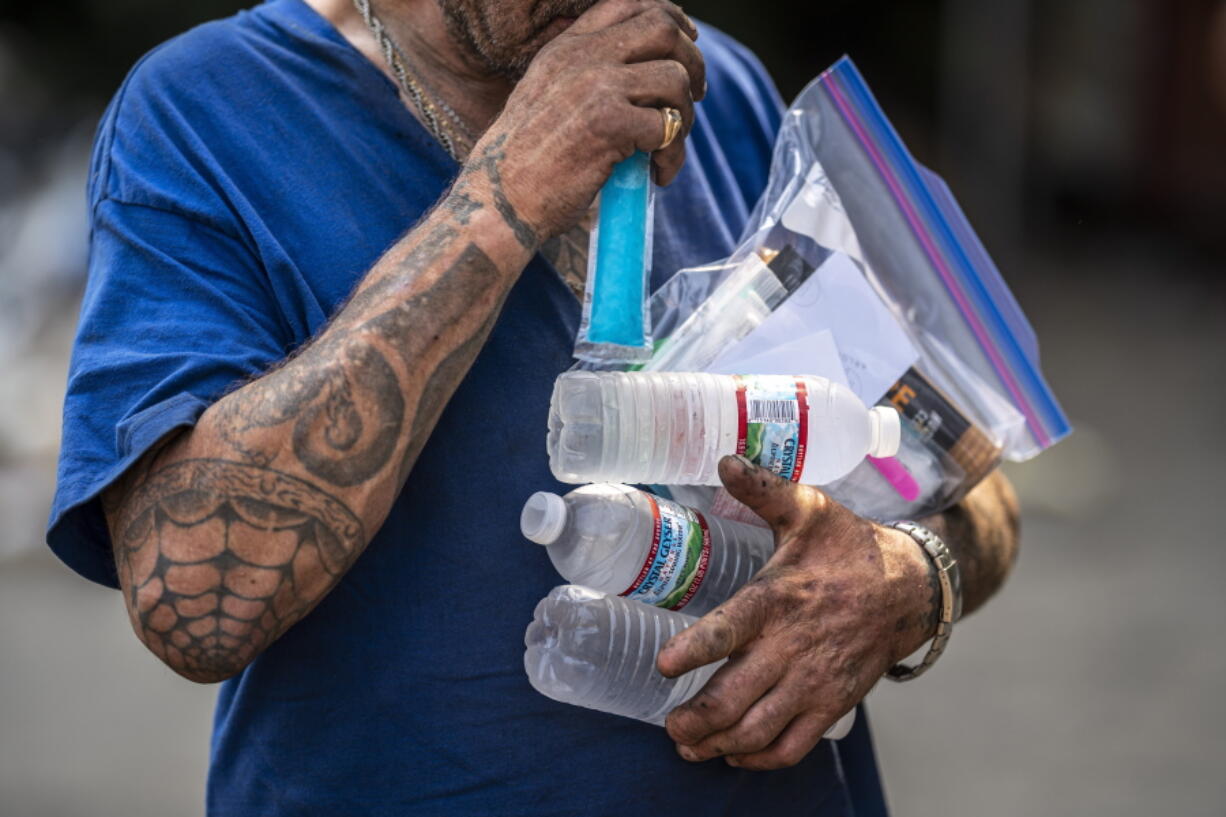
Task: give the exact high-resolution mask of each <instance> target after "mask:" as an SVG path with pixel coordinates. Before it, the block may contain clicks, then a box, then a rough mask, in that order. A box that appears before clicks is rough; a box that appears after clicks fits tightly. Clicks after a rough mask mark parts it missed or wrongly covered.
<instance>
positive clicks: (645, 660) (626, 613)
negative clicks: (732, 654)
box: [524, 584, 856, 739]
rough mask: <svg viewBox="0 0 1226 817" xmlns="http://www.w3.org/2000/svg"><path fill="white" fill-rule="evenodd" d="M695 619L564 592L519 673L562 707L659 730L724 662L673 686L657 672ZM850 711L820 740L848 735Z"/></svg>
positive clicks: (538, 615) (581, 590)
mask: <svg viewBox="0 0 1226 817" xmlns="http://www.w3.org/2000/svg"><path fill="white" fill-rule="evenodd" d="M697 620H698V619H696V618H694V617H693V616H688V615H686V614H685V613H678V612H675V611H673V610H664V609H662V608H660V607H651V606H649V605H646V604H642V603H640V602H637V601H630V600H629V599H624V598H621V597H620V596H612V595H608V594H606V593H601V592H599V591H596V590H591V589H589V588H586V587H580V586H578V585H574V584H565V585H562V586H561V587H555V588H554V589H553V590H552V591H551V592H550V593H549V595H548V596H546V597H545V598H544V599H542V600H541V602H540V603H539V604H537V606H536V612H535V614H534V616H533V621H532V623H531V624H529V625H528V631H527V632H526V633H525V634H524V645H525V646H526V647H527V650H526V651H525V652H524V669H525V670H526V671H527V673H528V680H529V681H530V682H531V683H532V686H533V688H535V689H536V691H537V692H540V693H541V694H542V695H545V696H547V697H549V698H553V699H554V700H555V701H561V702H562V703H567V704H573V705H575V706H582V707H586V708H588V709H596V710H599V711H601V712H608V713H611V714H614V715H622V716H624V717H627V718H635V719H637V720H640V721H646V722H647V723H654V724H656V725H657V726H662V725H663V724H664V719H665V718H667V717H668V713H669V712H671V711H672V710H673V709H674V708H675V707H677V706H678V705H680V704H682V703H684V702H686V701H688V700H689V699H690V698H692V697H693V696H694V695H695V694H697V693H698V691H699V690H700V689H702V687H703V685H705V684H706V683H707V681H708V680H709V679H710V678H711V676H712V675H714V674H715V671H716V670H717V669H719V667H720V666H721V665H722V664H723V663H724V662H723V661H719V662H716V663H714V664H708V665H706V666H704V667H699V668H698V669H696V670H693V671H691V672H687V673H686V674H685V675H682V676H681V677H679V678H665V677H664V676H663V675H661V674H660V672H659V671H658V670H657V669H656V655H657V654H658V653H659V652H660V649H661V648H662V647H663V646H664V645H665V644H666V643H667V642H668V640H669V639H670V638H672V637H673V636H674V635H676V634H677V633H679V632H681V631H682V630H684V629H685V628H686V627H689V626H690V625H691V624H693V623H694V622H695V621H697ZM855 714H856V713H855V710H854V709H853V710H852V711H851V712H848V713H847V714H846V715H844V716H843V717H842V718H841V719H840V720H839V721H838V722H837V723H836V724H835V725H834V726H833V727H831V728H830V731H828V732H827V733H826V737H828V738H831V739H838V738H841V737H844V736H845V735H846V734H847V733H848V732H850V731H851V727H852V724H853V723H854V722H855Z"/></svg>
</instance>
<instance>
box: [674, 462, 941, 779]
mask: <svg viewBox="0 0 1226 817" xmlns="http://www.w3.org/2000/svg"><path fill="white" fill-rule="evenodd" d="M719 471H720V478H721V479H722V480H723V482H724V485H725V487H726V488H727V489H728V492H729V493H731V494H732V496H734V497H736V498H737V499H739V500H740V501H741V502H743V503H745V504H746V505H748V506H749V507H750V509H752V510H753V511H754V512H755V513H757V514H758V515H759V516H761V517H762V518H763V519H764V520H766V521H767V522H768V523H769V524H770V526H771V528H772V529H773V530H774V533H775V554H774V556H773V557H772V558H771V560H770V561H769V562H767V564H766V566H765V567H764V568H763V569H762V570H761V572H759V573H758V575H757V576H755V577H754V578H753V579H752V580H751V581H750V582H749V583H748V584H747V585H745V587H743V588H741V590H740V591H739V592H738V593H737V594H736V595H735V596H733V597H732V598H731V599H730V600H728V601H727V602H725V603H724V604H723V605H721V606H720V607H718V608H716V609H715V610H713V611H711V612H710V613H708V614H707V615H706V616H704V617H703V618H702V619H701V620H699V621H698V623H697V624H695V625H694V626H692V627H690V628H688V629H687V630H684V631H683V632H681V633H679V634H678V635H677V636H676V637H674V638H673V639H672V640H671V641H669V642H668V643H667V644H666V645H665V646H664V648H663V649H662V650H661V651H660V654H659V656H658V658H657V666H658V667H659V670H660V672H662V673H663V674H664V675H666V676H669V677H675V676H678V675H681V674H683V673H685V672H688V671H690V670H692V669H695V668H697V667H700V666H703V665H704V664H709V663H711V662H713V661H718V660H719V659H721V658H728V659H729V660H728V663H727V664H725V665H724V666H723V667H721V668H720V669H719V671H718V672H716V673H715V675H714V676H713V677H712V678H711V680H710V681H709V682H708V683H707V685H706V686H705V687H704V688H703V689H702V691H700V692H699V693H698V694H697V695H696V696H694V697H693V698H691V699H690V700H689V701H687V702H686V703H685V704H682V705H681V706H679V707H677V708H676V709H675V710H673V712H672V713H671V714H670V715H669V717H668V723H667V726H668V734H669V736H670V737H672V738H673V740H675V741H676V742H677V750H678V752H679V753H680V754H681V756H682V757H683V758H685V759H686V760H692V761H703V760H709V759H711V758H714V757H719V756H721V755H722V756H723V757H724V758H725V759H726V760H727V762H728V763H729V764H731V765H733V766H740V767H744V768H748V769H777V768H782V767H785V766H791V765H794V764H796V763H798V762H800V760H801V759H803V758H804V757H805V755H807V754H808V753H809V752H810V751H811V750H812V749H813V747H814V746H816V745H817V742H818V741H819V740H820V739H821V737H822V735H823V733H825V732H826V730H827V729H829V728H830V727H831V726H832V725H833V724H834V723H835V721H837V720H838V719H839V718H840V717H841V716H842V715H844V714H845V713H847V712H848V711H849V710H850V709H851V708H852V707H854V706H855V705H856V704H857V703H859V702H860V700H861V699H862V698H863V697H864V696H865V695H866V694H868V692H869V690H870V689H872V687H873V685H874V684H876V683H877V681H878V680H879V679H880V678H881V676H882V675H883V674H884V673H885V671H886V670H887V669H889V668H890V667H891V666H892V665H893V664H895V663H897V662H898V661H899V660H901V659H902V658H905V657H906V656H908V655H910V654H911V653H912V652H914V651H915V650H917V649H918V648H919V647H921V646H923V644H924V642H925V641H926V640H927V639H929V638H931V637H932V635H933V633H934V632H935V629H936V620H937V612H938V610H939V606H940V604H939V599H940V589H939V584H938V583H937V580H936V574H935V571H934V570H933V568H932V567H931V564H930V562H929V561H928V557H927V555H926V554H925V553H924V551H923V550H922V548H920V546H919V545H918V544H917V543H916V542H915V541H914V540H912V539H911V537H910V536H908V535H907V534H905V533H902V532H901V531H897V530H894V529H893V528H887V527H883V526H880V525H876V524H874V523H872V522H870V521H868V520H866V519H864V518H862V517H860V516H857V515H856V514H854V513H852V512H851V511H850V510H848V509H847V508H845V507H843V506H842V505H840V504H839V503H837V502H835V501H834V500H832V499H830V498H829V497H827V496H826V495H825V494H824V493H822V492H821V491H819V490H818V489H816V488H810V487H807V486H802V485H796V484H793V483H791V482H787V481H785V480H783V479H780V478H779V477H777V476H775V475H774V474H772V473H770V472H769V471H767V470H766V469H764V468H759V467H757V466H755V465H753V464H752V463H751V462H749V460H747V459H745V458H743V457H725V458H724V459H723V460H722V461H721V462H720V465H719Z"/></svg>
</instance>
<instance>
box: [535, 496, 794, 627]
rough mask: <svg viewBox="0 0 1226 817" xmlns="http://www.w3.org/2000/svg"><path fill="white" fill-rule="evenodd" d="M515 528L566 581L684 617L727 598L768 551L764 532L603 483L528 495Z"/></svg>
mask: <svg viewBox="0 0 1226 817" xmlns="http://www.w3.org/2000/svg"><path fill="white" fill-rule="evenodd" d="M520 529H521V530H522V531H523V534H524V536H525V537H526V538H528V539H529V540H531V541H533V542H536V543H537V544H541V545H546V546H547V547H548V552H549V558H550V560H551V561H552V562H553V566H554V567H556V568H557V569H558V573H560V574H562V578H564V579H566V580H567V581H568V582H573V583H575V584H582V585H585V586H587V587H591V588H593V589H595V590H599V591H601V592H604V593H617V594H620V595H622V596H625V597H626V598H629V599H633V600H635V601H641V602H643V603H645V604H654V605H656V606H659V607H665V608H668V609H670V610H681V609H684V610H685V611H686V612H687V613H690V614H692V615H702V614H703V613H706V612H707V611H709V610H713V609H714V608H716V607H718V606H719V605H720V604H722V603H723V602H725V601H727V600H728V599H729V598H731V597H732V594H733V593H735V592H736V591H737V589H738V588H740V587H741V585H743V584H745V582H747V581H749V579H750V577H752V576H753V575H754V574H755V573H757V572H758V571H759V570H760V569H761V568H762V565H764V564H766V560H767V559H769V558H770V555H771V553H772V552H774V549H775V544H774V537H773V535H772V534H771V532H770V531H769V530H766V529H763V528H756V527H752V526H749V525H743V524H741V523H739V522H729V521H728V520H725V519H720V518H718V517H714V516H705V515H703V514H702V513H699V512H698V511H696V510H694V509H693V508H687V507H686V506H684V505H680V504H678V503H676V502H672V501H670V500H667V499H664V498H663V497H658V496H655V495H654V494H649V493H647V492H646V491H640V490H637V489H635V488H631V487H629V486H626V485H616V484H611V483H600V484H597V485H585V486H583V487H582V488H576V489H575V490H574V491H571V492H570V493H569V494H567V495H566V496H564V497H562V496H558V495H557V494H551V493H546V492H544V491H541V492H539V493H535V494H533V495H532V496H531V497H529V498H528V502H527V503H526V504H525V505H524V510H523V514H522V515H521V516H520Z"/></svg>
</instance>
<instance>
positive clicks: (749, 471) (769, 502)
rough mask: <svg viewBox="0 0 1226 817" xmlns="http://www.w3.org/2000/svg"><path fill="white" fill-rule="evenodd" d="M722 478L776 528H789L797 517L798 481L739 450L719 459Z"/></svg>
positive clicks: (739, 497) (729, 488)
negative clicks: (781, 475) (784, 476)
mask: <svg viewBox="0 0 1226 817" xmlns="http://www.w3.org/2000/svg"><path fill="white" fill-rule="evenodd" d="M719 478H720V480H721V481H722V482H723V483H724V487H725V488H726V489H727V490H728V493H729V494H731V495H732V496H733V498H734V499H737V500H739V501H740V502H742V503H744V504H745V505H747V506H748V507H749V509H750V510H751V511H753V512H754V513H756V514H757V515H758V516H760V517H762V518H763V519H764V520H766V522H767V524H769V525H770V526H771V527H772V528H775V529H776V530H778V529H779V528H785V527H787V526H788V525H789V524H790V523H791V522H792V521H793V517H794V516H795V515H796V512H797V510H798V505H797V497H796V484H795V483H793V482H788V481H787V480H786V479H783V478H782V477H780V476H778V475H777V474H774V473H772V472H770V471H768V470H767V469H765V468H763V467H761V466H759V465H755V464H754V463H753V462H751V461H750V460H749V459H747V458H746V457H742V456H740V455H739V454H738V455H735V456H734V455H728V456H726V457H724V458H723V459H721V460H720V461H719Z"/></svg>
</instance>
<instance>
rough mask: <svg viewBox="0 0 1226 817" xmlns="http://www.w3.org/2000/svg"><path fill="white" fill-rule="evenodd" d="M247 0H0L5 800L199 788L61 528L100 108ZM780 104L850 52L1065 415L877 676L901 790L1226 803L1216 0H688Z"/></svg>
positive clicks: (14, 805)
mask: <svg viewBox="0 0 1226 817" xmlns="http://www.w3.org/2000/svg"><path fill="white" fill-rule="evenodd" d="M242 5H244V4H243V3H238V2H227V0H182V1H181V2H175V3H167V2H157V1H156V0H60V2H57V3H29V2H25V3H23V2H15V1H14V0H0V374H2V376H0V520H2V524H0V815H5V816H7V815H21V817H39V816H41V815H55V816H56V817H72V816H73V815H87V814H88V815H98V814H120V813H122V814H126V815H130V817H140V816H141V815H178V814H185V815H190V814H199V813H201V811H202V810H203V806H202V802H203V791H204V774H205V769H206V762H207V748H208V734H209V725H210V723H209V722H210V713H211V706H212V699H213V695H214V690H213V689H211V688H206V687H197V686H193V685H192V684H190V683H187V682H185V681H182V680H180V679H178V678H177V677H176V676H173V675H172V674H171V673H170V672H169V670H165V669H163V668H162V667H161V665H160V664H158V662H157V661H156V659H154V658H153V657H152V656H151V655H149V654H148V653H146V652H145V651H144V649H143V648H142V647H141V646H140V645H139V644H138V643H137V641H136V640H135V638H134V637H133V636H132V635H131V633H130V631H129V629H128V625H127V622H126V619H125V616H124V614H123V612H122V606H121V601H120V599H119V597H118V595H117V594H115V593H114V592H112V591H108V590H105V589H103V588H100V587H97V586H94V585H91V584H89V583H88V582H86V581H84V580H83V579H79V578H77V577H76V576H75V575H74V574H72V573H71V572H70V571H68V569H67V568H64V567H62V566H61V565H59V564H58V563H57V562H56V561H55V559H54V557H53V556H52V555H51V554H50V552H49V551H48V550H47V549H46V547H45V546H44V545H43V544H42V541H43V525H44V523H45V519H46V513H47V507H48V505H49V502H50V499H51V494H52V490H53V475H54V459H55V454H56V448H57V444H58V422H59V406H60V400H61V392H62V389H63V384H64V377H65V371H66V367H67V355H68V350H69V346H70V342H71V337H72V330H73V325H74V323H75V319H76V314H77V308H78V300H79V296H80V292H81V289H82V285H83V277H84V271H85V258H86V242H87V235H86V230H87V227H86V213H85V203H84V201H85V200H84V192H83V191H84V185H85V172H86V165H87V160H88V152H89V146H90V141H91V138H92V135H93V129H94V127H95V125H96V123H97V120H98V117H99V115H100V113H101V111H102V109H103V107H104V105H105V104H106V102H107V100H108V98H109V97H110V95H111V94H112V93H113V92H114V90H115V89H116V88H117V87H118V85H119V83H120V81H121V80H122V78H123V75H124V73H125V72H126V71H127V69H128V68H129V67H130V66H131V64H132V63H133V62H134V61H135V60H136V59H137V58H138V57H139V56H140V55H141V54H142V53H143V52H144V51H146V50H148V49H149V48H151V47H152V46H154V45H155V44H157V43H158V42H160V41H162V40H163V39H165V38H167V37H169V36H172V35H173V34H175V33H177V32H179V31H182V30H184V29H186V28H188V27H190V26H191V25H194V24H195V23H198V22H201V21H203V20H206V19H209V18H212V17H218V16H223V15H226V14H230V13H232V12H233V11H234V10H236V9H237V8H239V7H241V6H242ZM687 10H688V11H690V12H691V13H693V14H695V15H696V16H699V17H701V18H704V19H706V20H708V21H710V22H712V23H714V24H716V25H718V26H719V27H721V28H723V29H724V30H726V31H728V32H730V33H732V34H734V35H735V36H737V37H739V38H740V39H742V40H743V41H744V42H746V43H747V44H748V45H750V46H751V47H752V48H753V49H754V50H755V51H756V52H757V53H758V55H759V56H760V57H761V58H762V60H763V61H764V62H765V63H766V65H767V67H768V68H769V69H770V70H771V72H772V73H773V75H774V76H775V78H776V80H777V82H778V84H779V86H780V88H781V89H782V91H783V93H784V96H785V97H788V98H790V97H791V96H793V95H794V94H795V93H796V92H797V91H799V90H800V88H801V87H802V86H803V85H804V83H805V82H807V81H808V80H809V79H811V78H812V77H814V76H816V75H817V74H818V73H819V72H820V71H821V70H822V69H824V68H825V67H826V66H827V65H829V64H830V63H831V62H833V61H834V60H835V59H836V58H837V57H838V56H840V55H841V54H843V53H845V52H846V53H849V54H851V55H852V56H853V57H854V58H855V59H856V60H857V62H858V63H859V65H860V68H861V70H862V71H863V73H864V74H865V76H866V77H867V79H868V81H869V83H870V84H871V85H872V86H873V88H874V89H875V91H876V93H877V95H878V97H879V99H880V101H881V102H882V105H883V106H884V107H885V109H886V111H887V112H888V113H889V115H890V116H891V118H892V119H893V120H894V122H895V124H896V126H897V127H898V129H899V131H900V132H901V133H902V136H903V138H904V139H905V140H906V141H907V142H908V143H909V145H910V147H911V149H912V151H913V152H914V153H915V155H916V156H917V158H919V159H920V161H922V162H924V163H926V164H928V165H929V166H931V167H933V168H934V169H936V170H937V171H938V172H940V173H941V174H942V175H944V176H945V178H946V179H947V180H948V181H949V183H950V185H951V187H952V188H953V190H954V191H955V193H956V194H957V195H958V196H959V198H960V199H961V201H962V203H963V205H964V207H965V209H966V211H967V213H968V215H969V216H970V218H971V220H972V222H973V223H974V224H975V225H976V227H977V228H978V230H979V231H980V234H981V235H982V237H983V239H984V241H985V243H986V244H987V246H988V247H989V249H991V250H992V252H993V254H994V255H995V257H996V259H997V261H998V263H999V265H1000V267H1001V268H1002V270H1003V271H1004V273H1005V276H1006V278H1007V279H1008V280H1009V282H1010V284H1011V285H1012V287H1013V288H1014V291H1015V293H1016V294H1017V296H1018V298H1019V300H1020V301H1021V303H1022V305H1023V307H1024V308H1025V309H1026V311H1027V312H1028V314H1029V317H1030V319H1031V321H1032V323H1033V324H1034V325H1035V328H1036V330H1037V331H1038V334H1039V337H1040V339H1041V341H1042V343H1043V348H1044V351H1045V358H1044V365H1045V368H1046V372H1047V375H1048V379H1049V381H1050V382H1051V383H1052V384H1053V385H1054V387H1055V389H1056V391H1057V394H1058V395H1059V396H1060V397H1061V398H1062V400H1063V402H1064V406H1065V408H1066V410H1067V411H1068V413H1069V414H1070V415H1071V417H1072V419H1073V422H1074V424H1075V425H1076V426H1077V428H1078V430H1077V433H1076V434H1074V436H1073V437H1072V438H1070V439H1069V440H1068V441H1066V442H1064V443H1062V444H1061V445H1060V446H1058V447H1057V448H1055V449H1053V450H1052V451H1050V452H1049V453H1047V454H1045V455H1044V456H1043V457H1041V458H1040V459H1038V460H1036V461H1034V462H1032V463H1029V464H1026V465H1022V466H1015V467H1010V468H1009V471H1010V473H1011V475H1012V476H1013V478H1014V479H1015V481H1016V483H1017V485H1018V488H1019V491H1020V493H1021V495H1022V499H1023V507H1024V513H1025V515H1024V525H1023V527H1024V538H1023V549H1022V556H1021V560H1020V563H1019V565H1018V568H1017V571H1016V572H1015V574H1014V578H1013V579H1012V581H1011V583H1010V584H1009V585H1008V587H1007V588H1006V589H1005V591H1004V592H1003V593H1002V595H1001V596H1000V597H999V598H998V599H997V600H996V601H995V602H994V603H992V604H991V605H989V607H988V608H986V609H985V610H984V611H983V612H981V613H979V614H977V615H976V616H974V617H972V618H970V619H968V620H967V621H966V622H965V623H964V624H963V625H962V626H961V627H960V629H959V633H958V635H957V637H956V638H955V639H954V641H953V644H952V646H951V650H950V652H949V653H947V655H946V657H945V658H944V659H943V661H942V665H941V667H940V669H938V670H936V671H934V672H933V673H932V674H930V675H928V676H926V677H925V678H924V679H923V681H921V682H919V683H916V684H909V685H903V686H894V685H890V686H889V687H882V688H879V689H878V690H877V691H876V692H874V693H873V695H872V697H871V698H870V707H871V710H870V711H871V714H872V718H873V721H874V727H875V731H876V735H877V743H878V750H879V753H880V757H881V763H882V766H883V768H884V775H885V783H886V787H887V793H888V796H889V798H890V801H891V804H892V806H893V808H894V811H895V813H896V814H898V815H900V817H911V815H994V817H1012V815H1019V817H1020V815H1111V817H1125V816H1127V815H1146V816H1147V817H1148V815H1152V814H1154V813H1156V812H1160V813H1171V814H1179V815H1181V816H1182V817H1197V816H1198V815H1219V816H1220V815H1222V814H1226V774H1223V769H1224V759H1226V702H1224V701H1223V698H1222V695H1221V690H1222V688H1223V682H1222V678H1224V677H1226V649H1223V648H1224V647H1226V643H1224V638H1223V630H1224V625H1226V593H1224V592H1223V587H1224V583H1226V548H1223V547H1221V546H1220V544H1219V537H1220V533H1219V532H1220V531H1221V530H1222V528H1223V526H1222V524H1221V521H1220V519H1221V517H1220V513H1219V509H1218V507H1217V504H1216V503H1217V502H1218V501H1220V499H1219V494H1220V492H1221V489H1222V488H1223V487H1224V486H1223V482H1224V480H1223V479H1222V478H1221V476H1220V474H1221V469H1220V468H1219V467H1218V465H1217V459H1218V458H1219V457H1226V443H1224V442H1223V435H1222V433H1221V431H1220V429H1221V427H1222V422H1221V419H1220V418H1219V417H1217V414H1216V409H1217V407H1218V406H1219V405H1222V404H1223V403H1224V402H1226V355H1224V350H1226V277H1224V276H1223V275H1222V273H1223V272H1224V271H1226V3H1223V2H1220V0H991V2H983V0H910V1H907V0H894V1H893V2H889V1H888V0H824V2H818V3H814V2H800V1H799V0H794V1H791V2H785V1H784V0H775V2H769V3H744V2H738V1H737V0H691V2H690V3H688V4H687Z"/></svg>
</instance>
